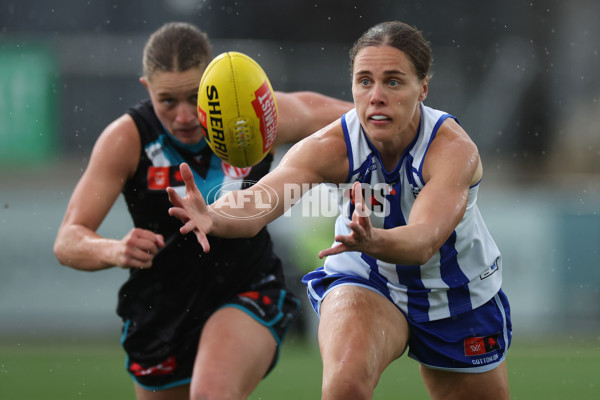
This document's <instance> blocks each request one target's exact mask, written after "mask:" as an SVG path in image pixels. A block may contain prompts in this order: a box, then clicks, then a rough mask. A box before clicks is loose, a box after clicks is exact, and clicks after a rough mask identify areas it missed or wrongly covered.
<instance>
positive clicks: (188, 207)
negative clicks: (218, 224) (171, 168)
mask: <svg viewBox="0 0 600 400" xmlns="http://www.w3.org/2000/svg"><path fill="white" fill-rule="evenodd" d="M179 172H180V173H181V177H182V178H183V182H184V183H185V193H186V194H185V197H183V198H182V197H181V196H179V195H178V194H177V192H176V191H175V189H173V188H172V187H168V188H167V193H168V195H169V201H170V202H171V204H173V207H171V208H169V215H170V216H172V217H175V218H177V219H179V220H180V221H181V222H183V226H182V227H181V228H180V229H179V231H180V232H181V233H182V234H184V235H186V234H188V233H190V232H194V234H195V235H196V238H197V239H198V243H200V245H201V246H202V250H204V252H205V253H208V252H209V251H210V244H209V243H208V239H207V237H206V235H207V234H208V233H209V232H210V230H211V228H212V224H213V221H212V218H211V217H210V215H209V213H208V206H207V205H206V201H205V200H204V197H202V193H200V190H198V187H197V186H196V183H195V182H194V175H193V173H192V170H191V169H190V167H189V165H187V164H186V163H183V164H181V165H180V166H179Z"/></svg>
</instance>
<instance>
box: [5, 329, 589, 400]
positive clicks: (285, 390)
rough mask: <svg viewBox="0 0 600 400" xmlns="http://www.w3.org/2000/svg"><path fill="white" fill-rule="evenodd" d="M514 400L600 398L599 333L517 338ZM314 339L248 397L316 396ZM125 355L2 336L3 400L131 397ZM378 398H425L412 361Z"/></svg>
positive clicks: (389, 378) (107, 347) (395, 370)
mask: <svg viewBox="0 0 600 400" xmlns="http://www.w3.org/2000/svg"><path fill="white" fill-rule="evenodd" d="M507 362H508V368H509V379H510V386H511V395H512V399H514V400H530V399H534V400H535V399H544V400H552V399H556V400H564V399H569V400H582V399H600V339H598V338H596V339H565V340H561V341H556V340H554V341H548V340H545V341H542V342H537V341H534V340H526V341H518V340H517V341H515V342H514V343H513V346H512V348H511V349H510V351H509V356H508V361H507ZM320 386H321V363H320V358H319V353H318V350H317V348H316V344H313V343H309V344H306V343H303V342H301V341H298V340H294V339H293V338H290V340H289V341H288V342H287V343H286V344H285V345H284V348H283V351H282V354H281V358H280V361H279V365H278V366H277V368H276V369H275V370H274V371H273V372H271V374H270V375H269V376H268V377H267V378H266V379H265V380H264V381H263V382H262V383H261V384H260V385H259V387H258V388H257V390H256V391H255V393H254V394H253V395H252V397H251V399H253V400H259V399H260V400H269V399H277V400H281V399H285V400H294V399H302V400H306V399H318V398H320ZM133 398H134V395H133V387H132V383H131V380H130V378H129V376H128V375H127V373H126V372H125V370H124V353H123V351H122V350H121V348H120V346H119V343H118V340H115V341H114V342H113V343H107V342H105V341H97V342H90V343H81V342H70V343H65V342H61V341H51V342H46V343H39V342H28V341H27V340H8V339H5V340H2V341H0V400H35V399H44V400H54V399H60V400H69V399H86V400H95V399H133ZM374 398H375V399H399V398H403V399H427V395H426V392H425V389H424V387H423V384H422V382H421V378H420V375H419V372H418V366H417V363H416V362H414V361H413V360H411V359H408V358H407V357H402V358H401V359H400V360H397V361H396V362H395V363H393V364H392V365H391V366H390V367H388V369H387V370H386V371H385V373H384V374H383V376H382V378H381V380H380V383H379V385H378V387H377V389H376V392H375V396H374Z"/></svg>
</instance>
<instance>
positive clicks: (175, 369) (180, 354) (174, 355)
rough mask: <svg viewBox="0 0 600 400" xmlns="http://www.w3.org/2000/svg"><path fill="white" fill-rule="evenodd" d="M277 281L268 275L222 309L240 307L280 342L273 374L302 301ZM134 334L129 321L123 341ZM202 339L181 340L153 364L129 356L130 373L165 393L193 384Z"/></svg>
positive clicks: (147, 386)
mask: <svg viewBox="0 0 600 400" xmlns="http://www.w3.org/2000/svg"><path fill="white" fill-rule="evenodd" d="M269 278H271V279H269ZM274 281H275V277H274V276H273V275H270V276H269V275H267V277H264V278H263V279H262V280H261V281H259V282H256V283H255V284H253V285H252V286H251V288H250V290H249V291H246V292H242V293H238V294H237V295H236V296H234V297H232V298H231V299H229V300H228V301H226V302H224V303H223V305H222V306H221V307H220V308H223V307H235V308H238V309H240V310H242V311H244V312H245V313H247V314H248V315H250V316H251V317H252V318H254V319H255V320H256V321H257V322H258V323H260V324H262V325H264V326H266V327H267V328H268V329H269V331H270V332H271V334H272V335H273V337H274V338H275V340H276V342H277V353H276V355H275V358H274V359H273V363H272V365H271V367H270V368H269V372H270V370H271V369H272V368H273V367H274V366H275V364H276V363H277V358H278V355H279V345H280V344H281V341H282V340H283V337H284V336H285V333H286V331H287V330H288V328H289V327H290V325H291V322H292V320H293V318H294V315H295V314H296V313H297V312H298V310H299V309H300V301H299V300H298V298H297V297H296V296H294V294H292V293H291V292H288V291H287V290H285V289H284V288H282V287H280V286H279V285H273V282H274ZM132 335H135V327H134V326H133V325H132V324H131V323H130V321H127V322H126V323H125V326H124V328H123V336H122V340H121V342H124V341H125V340H127V338H129V337H131V336H132ZM199 340H200V331H199V330H197V331H196V332H191V333H189V334H187V335H185V336H184V337H180V338H179V339H178V340H177V344H176V345H173V346H171V349H172V350H171V351H170V353H169V354H167V355H164V356H162V358H161V359H154V360H153V361H152V362H147V361H142V360H136V359H134V356H132V355H131V354H129V355H128V357H127V361H126V368H127V371H128V372H129V373H130V374H131V376H132V377H133V379H134V380H135V381H136V382H137V383H138V384H139V385H140V386H141V387H143V388H145V389H148V390H165V389H169V388H172V387H176V386H180V385H185V384H189V383H190V381H191V377H192V370H193V367H194V361H195V355H196V353H197V351H198V343H199Z"/></svg>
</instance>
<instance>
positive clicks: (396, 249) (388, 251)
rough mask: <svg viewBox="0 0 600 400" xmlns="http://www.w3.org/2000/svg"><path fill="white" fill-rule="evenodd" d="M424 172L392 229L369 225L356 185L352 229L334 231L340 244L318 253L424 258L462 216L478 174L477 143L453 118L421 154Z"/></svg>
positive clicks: (407, 261) (397, 261) (407, 259)
mask: <svg viewBox="0 0 600 400" xmlns="http://www.w3.org/2000/svg"><path fill="white" fill-rule="evenodd" d="M423 175H424V179H425V181H426V184H425V186H424V188H423V190H422V191H421V192H420V193H419V196H418V197H417V199H416V201H415V204H414V205H413V208H412V210H411V213H410V216H409V219H408V221H407V225H405V226H401V227H396V228H393V229H377V228H373V227H372V226H371V224H370V221H369V218H368V217H366V216H365V214H364V213H365V212H366V209H365V208H364V203H363V199H362V195H361V193H360V190H354V191H353V193H354V196H355V198H354V199H355V203H356V211H355V213H354V215H353V216H352V222H351V223H350V228H351V229H352V233H351V234H350V235H347V236H343V235H338V236H336V238H335V240H336V241H337V242H339V244H338V245H336V246H334V247H332V248H331V249H326V250H323V251H321V252H320V253H319V256H320V257H325V256H328V255H332V254H338V253H341V252H344V251H360V252H364V253H366V254H369V255H371V256H372V257H375V258H377V259H379V260H382V261H387V262H390V263H394V264H404V265H411V264H424V263H425V262H427V261H428V260H429V259H430V258H431V257H432V256H433V254H434V253H435V252H436V251H438V250H439V248H440V247H441V246H442V245H443V243H444V242H445V241H446V240H447V239H448V237H449V236H450V234H451V233H452V231H453V230H454V229H455V228H456V226H457V225H458V223H459V222H460V220H461V219H462V217H463V215H464V212H465V209H466V205H467V200H468V195H469V188H470V186H471V185H472V184H474V183H476V182H478V181H479V179H480V178H481V162H480V160H479V154H478V152H477V148H476V147H475V144H474V143H473V142H472V141H471V140H470V139H469V138H468V137H467V135H466V133H465V132H464V131H463V130H462V128H460V127H459V126H458V124H456V122H454V121H451V120H447V122H445V123H444V125H442V128H441V129H440V131H439V132H438V134H437V136H436V139H435V140H434V141H433V143H432V144H431V147H430V149H429V152H428V154H427V157H426V159H425V164H424V167H423ZM361 211H362V212H363V214H361Z"/></svg>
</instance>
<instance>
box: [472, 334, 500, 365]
mask: <svg viewBox="0 0 600 400" xmlns="http://www.w3.org/2000/svg"><path fill="white" fill-rule="evenodd" d="M499 336H500V334H499V333H496V334H495V335H491V336H483V337H481V336H479V337H470V338H466V339H465V341H464V346H465V356H467V357H473V356H480V355H483V354H487V353H491V352H492V351H494V350H498V349H500V343H498V337H499ZM490 361H493V360H490Z"/></svg>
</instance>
